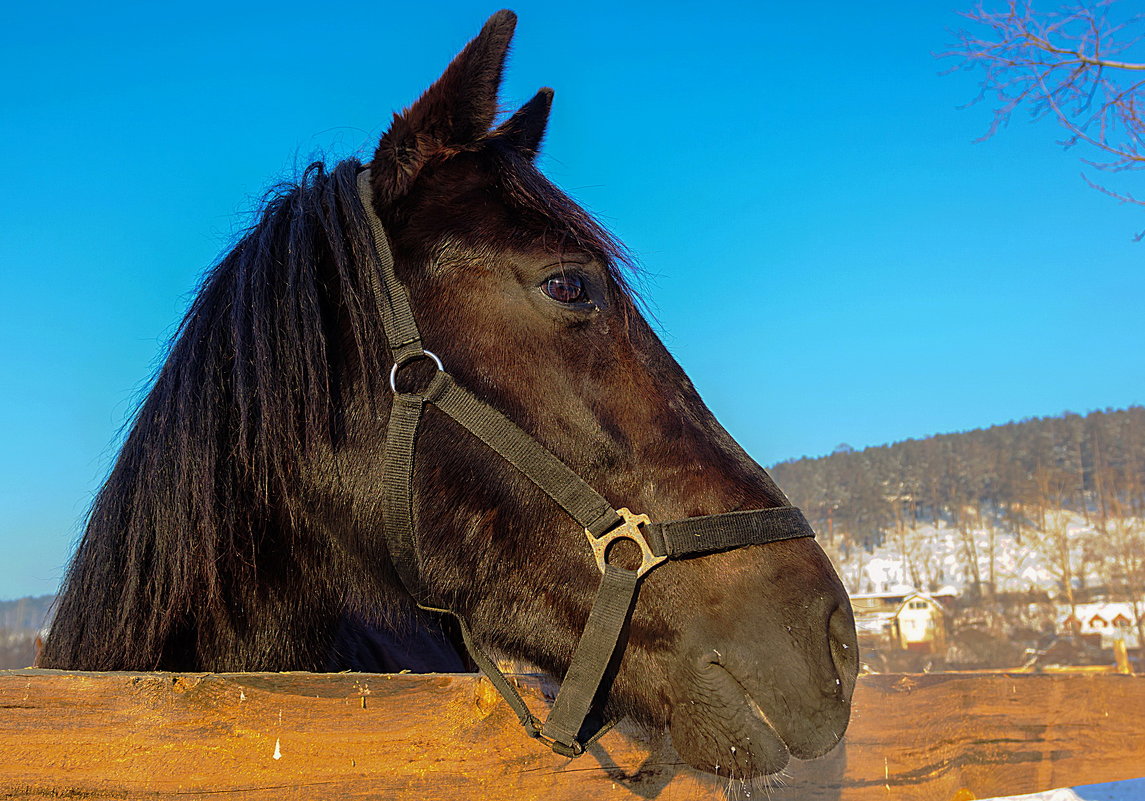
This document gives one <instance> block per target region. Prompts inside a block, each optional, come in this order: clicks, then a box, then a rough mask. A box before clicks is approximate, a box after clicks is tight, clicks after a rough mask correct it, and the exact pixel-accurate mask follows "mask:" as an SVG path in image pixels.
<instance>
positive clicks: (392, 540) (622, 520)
mask: <svg viewBox="0 0 1145 801" xmlns="http://www.w3.org/2000/svg"><path fill="white" fill-rule="evenodd" d="M358 194H359V197H360V199H361V202H362V206H363V208H364V209H365V213H366V219H367V220H368V221H369V224H370V229H371V232H372V234H373V239H374V248H375V255H376V256H377V261H378V263H377V265H375V267H376V270H375V269H371V270H368V272H369V274H370V276H371V281H373V282H374V289H375V292H376V293H377V295H378V301H379V307H380V309H381V314H382V326H383V328H384V330H385V334H386V339H387V341H388V342H389V347H390V352H391V355H392V356H393V360H394V365H393V368H392V369H391V371H390V387H391V389H393V391H394V398H393V406H392V408H391V410H390V419H389V425H388V427H387V430H386V443H385V454H384V457H383V465H382V481H383V485H384V496H383V504H382V520H383V528H384V534H385V539H386V546H387V548H388V549H389V552H390V557H391V559H392V561H393V565H394V569H395V571H396V572H397V574H398V577H399V578H400V580H401V582H402V584H403V585H404V587H405V589H406V590H407V591H408V592H409V594H410V595H411V596H412V597H413V599H414V601H415V602H416V603H417V605H418V606H419V607H421V608H422V609H426V610H429V611H435V612H445V613H448V614H451V615H453V616H454V617H456V618H457V620H458V623H459V624H460V628H461V633H462V637H463V638H464V640H465V647H466V648H467V649H468V650H469V655H470V656H471V657H472V658H473V661H474V662H476V663H477V665H478V667H480V668H481V670H482V672H484V673H485V675H486V676H488V678H489V680H490V681H492V682H493V686H495V687H496V688H497V690H498V691H499V692H500V693H501V695H502V697H504V699H505V700H506V701H507V702H508V703H509V705H510V706H511V707H512V708H513V711H515V712H516V713H517V717H518V718H519V719H520V721H521V724H522V725H523V726H524V727H525V730H526V731H527V733H528V734H529V735H530V736H531V737H536V738H539V739H541V740H543V741H544V742H546V743H548V745H549V746H551V747H552V749H553V750H554V751H556V752H557V753H558V754H562V755H564V756H568V757H574V756H579V755H580V754H582V753H584V750H585V748H586V747H587V746H589V745H591V744H592V743H593V742H595V741H596V739H597V738H599V737H600V736H601V735H602V734H604V732H606V731H607V730H608V729H609V728H611V725H612V724H611V723H610V724H606V725H603V726H598V727H597V729H596V731H595V732H594V733H591V735H590V736H588V737H586V738H584V739H582V738H581V729H582V727H584V724H585V719H586V718H587V717H588V715H589V712H590V711H591V708H592V704H593V699H594V698H595V696H596V694H597V691H598V690H599V688H600V686H601V682H602V681H603V679H604V674H605V671H606V669H607V667H608V664H609V662H610V661H611V660H612V657H613V654H614V652H615V651H616V646H617V643H618V642H619V640H620V636H621V632H622V629H623V628H624V624H625V622H626V621H627V619H628V615H629V614H630V612H631V611H632V604H633V600H634V599H635V597H636V586H637V582H638V581H639V580H640V578H641V577H642V576H644V574H646V573H647V572H648V571H649V570H651V569H652V568H654V567H656V566H657V565H659V564H661V563H662V562H664V561H665V560H666V559H682V558H685V557H688V556H696V555H699V554H706V553H712V552H714V551H725V550H730V549H733V548H742V547H744V546H746V545H760V544H763V543H768V542H776V541H778V540H787V539H795V538H798V537H814V536H815V532H814V531H813V530H812V529H811V526H810V525H809V524H808V523H807V520H806V519H805V518H804V517H803V513H802V512H800V511H799V509H797V508H795V507H794V506H781V507H777V508H773V509H758V510H753V511H747V512H730V513H727V514H718V515H705V516H702V517H689V518H686V519H684V520H672V521H667V522H653V521H651V520H649V519H648V517H647V516H646V515H640V514H633V513H632V512H629V511H628V510H627V509H613V508H612V506H611V505H610V504H609V503H608V501H606V500H605V499H604V498H603V497H602V496H601V495H600V494H599V493H598V492H596V490H594V489H592V487H590V486H588V484H586V483H585V481H584V479H582V478H581V477H580V476H579V475H577V474H576V473H574V472H573V471H572V469H570V468H569V467H568V466H567V465H565V463H564V462H562V461H560V460H559V459H558V458H557V457H555V456H554V455H553V454H552V453H550V452H549V451H548V450H547V449H546V448H545V447H544V446H543V445H541V444H540V443H539V442H537V441H536V440H535V439H533V438H532V437H531V436H529V435H528V434H527V433H525V432H524V431H523V430H522V429H521V428H519V427H518V426H517V425H516V424H514V423H513V422H512V421H510V420H509V419H508V418H506V417H505V416H504V415H503V414H501V413H500V412H498V411H497V410H496V409H494V408H493V407H492V406H490V405H489V404H487V403H485V402H484V401H482V400H480V399H478V398H477V397H476V396H474V395H473V394H472V393H470V392H469V391H468V390H466V389H465V388H464V387H461V386H459V385H458V384H457V383H456V382H455V381H454V380H453V378H452V377H451V376H450V375H449V373H447V372H446V371H445V369H444V367H443V366H442V362H441V360H440V359H439V358H438V357H437V356H436V355H435V354H433V353H431V352H430V351H428V350H425V349H424V348H423V347H422V342H421V334H420V333H419V332H418V328H417V323H416V321H415V320H414V316H413V310H412V309H411V307H410V302H409V296H408V294H407V293H406V290H405V287H404V286H402V284H401V282H400V281H399V280H398V278H397V275H396V274H395V272H394V262H393V256H392V254H391V253H390V248H389V242H388V240H387V238H386V232H385V229H384V228H383V227H382V223H381V220H379V219H378V216H377V214H376V213H375V212H374V204H373V190H372V189H371V187H370V171H369V170H363V171H362V172H360V173H359V174H358ZM379 276H380V278H381V281H380V283H379V282H378V281H377V278H378V277H379ZM418 359H431V360H433V362H434V364H435V365H436V366H437V373H436V374H435V376H434V377H433V379H432V380H431V381H430V382H429V384H428V385H427V386H426V388H425V389H424V390H422V391H421V392H420V393H409V392H399V391H398V389H397V385H396V377H397V373H398V371H399V370H400V369H401V368H402V367H404V366H405V365H407V364H409V363H411V362H413V361H416V360H418ZM426 404H433V405H434V406H436V407H437V408H438V409H440V410H441V411H443V412H445V414H447V415H449V417H451V418H452V419H453V420H455V421H456V422H457V423H458V424H460V425H461V426H462V427H463V428H465V429H466V430H467V431H469V432H470V433H471V434H473V435H474V436H475V437H477V438H478V439H480V440H481V441H482V442H484V443H485V444H486V445H488V446H489V447H490V448H492V449H493V450H494V451H496V452H497V453H498V454H500V455H501V456H502V457H503V458H504V459H505V460H506V461H508V462H509V463H510V464H511V465H513V467H515V468H517V469H518V470H519V471H521V473H523V474H524V475H525V477H526V478H528V479H529V480H530V481H532V482H533V483H534V484H536V485H537V486H538V487H539V488H540V489H541V490H543V491H544V492H545V493H546V494H547V495H548V496H549V497H550V498H552V499H553V500H554V501H556V503H557V504H558V505H559V506H560V507H561V508H562V509H564V510H565V512H567V513H568V514H569V516H570V517H572V518H573V519H574V520H576V521H577V523H579V524H580V525H581V526H583V527H584V530H585V535H586V537H587V538H588V544H589V545H590V546H591V548H592V551H593V554H594V556H595V557H596V564H597V567H599V568H600V571H601V574H602V578H601V581H600V587H599V589H598V590H597V593H596V600H595V601H594V602H593V605H592V610H591V611H590V612H589V616H588V623H587V624H586V625H585V628H584V631H583V632H582V633H581V637H580V641H579V642H578V643H577V647H576V652H575V653H574V654H573V659H572V662H571V663H570V665H569V669H568V672H567V673H566V674H565V677H564V680H563V681H562V682H561V688H560V691H559V692H558V693H557V697H556V700H555V701H554V702H553V708H552V711H551V712H550V713H549V716H548V719H547V720H545V721H544V722H543V723H542V722H541V721H540V719H538V718H537V717H535V716H534V715H533V714H532V713H531V712H530V711H529V709H528V707H527V706H526V705H525V702H524V701H523V700H522V699H521V696H520V694H519V693H518V692H517V691H516V689H514V687H513V685H512V684H510V683H509V681H508V679H506V678H505V675H504V674H503V673H501V671H500V670H498V669H497V666H496V665H495V664H494V663H493V661H492V660H491V659H490V658H489V657H488V656H487V655H486V654H485V653H484V652H483V651H482V650H481V649H480V648H478V647H477V646H476V644H475V643H474V642H473V638H472V637H471V635H470V633H469V627H468V626H467V625H466V624H465V621H464V620H462V619H461V618H460V617H459V616H457V615H456V614H455V613H453V612H452V611H451V610H448V609H442V608H440V607H439V606H437V605H435V604H434V603H433V601H432V599H431V598H430V596H429V593H428V592H427V590H426V588H425V587H424V585H423V584H422V581H421V567H420V566H421V554H420V553H419V551H418V540H417V527H416V523H415V521H414V508H413V467H414V451H415V447H416V443H417V431H418V425H419V423H420V422H421V416H422V412H423V411H424V409H425V405H426ZM618 539H628V540H631V541H632V542H634V543H635V544H636V545H637V546H639V548H640V551H641V554H642V557H643V558H642V561H641V564H640V567H638V568H637V569H636V570H627V569H625V568H622V567H618V566H616V565H613V564H609V563H608V557H607V552H608V549H609V547H610V546H611V544H612V543H613V542H615V541H616V540H618Z"/></svg>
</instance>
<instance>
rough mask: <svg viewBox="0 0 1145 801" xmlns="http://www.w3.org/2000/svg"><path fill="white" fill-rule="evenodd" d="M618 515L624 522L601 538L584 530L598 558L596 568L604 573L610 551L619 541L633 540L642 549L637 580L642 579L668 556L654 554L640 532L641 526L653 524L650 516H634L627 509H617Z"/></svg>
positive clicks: (637, 569) (593, 553)
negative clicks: (613, 544)
mask: <svg viewBox="0 0 1145 801" xmlns="http://www.w3.org/2000/svg"><path fill="white" fill-rule="evenodd" d="M616 513H617V514H618V515H620V517H621V519H622V520H623V521H624V522H623V523H621V524H620V525H619V526H616V527H615V528H612V529H610V530H608V531H606V532H604V533H603V534H601V535H600V536H599V537H598V536H595V535H594V534H593V533H592V532H591V531H589V530H588V529H587V528H586V529H585V530H584V533H585V536H586V537H588V544H589V545H590V546H592V555H593V556H595V557H596V566H597V567H599V568H600V572H601V573H604V569H605V567H607V566H608V549H609V548H610V547H611V546H612V543H614V542H616V541H617V540H632V541H633V542H634V543H636V545H637V546H638V547H639V548H640V557H641V558H640V567H638V568H636V578H640V577H641V576H643V575H644V574H645V573H647V572H648V571H649V570H651V569H652V568H654V567H656V565H658V564H660V563H661V562H664V561H666V560H667V559H668V556H667V555H664V556H657V555H656V554H654V553H652V547H651V546H650V545H649V544H648V540H646V539H645V538H644V532H643V531H641V530H640V527H641V526H643V525H647V524H649V523H651V522H652V520H651V519H650V518H649V517H648V515H637V514H633V513H632V512H630V511H629V510H628V509H627V508H621V509H617V510H616Z"/></svg>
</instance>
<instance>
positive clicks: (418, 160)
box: [371, 10, 517, 197]
mask: <svg viewBox="0 0 1145 801" xmlns="http://www.w3.org/2000/svg"><path fill="white" fill-rule="evenodd" d="M516 27H517V15H516V14H514V13H513V12H512V11H505V10H503V11H498V12H497V13H496V14H494V15H493V16H491V17H490V18H489V19H488V21H486V23H485V25H484V27H482V28H481V33H479V34H477V37H476V38H475V39H473V41H471V42H470V43H469V44H467V45H466V46H465V49H463V50H462V51H461V52H460V53H458V54H457V56H456V57H455V58H454V59H453V61H452V62H450V64H449V66H448V67H446V69H445V72H444V73H442V75H441V77H440V78H438V79H437V80H436V81H435V82H434V83H433V85H432V86H430V87H429V89H427V90H426V91H425V94H423V95H422V96H421V97H420V98H419V99H418V100H417V102H416V103H414V104H413V105H412V106H410V107H409V108H407V109H406V110H405V111H403V112H402V113H401V114H395V115H394V121H393V124H392V125H391V126H390V130H389V131H387V132H386V133H385V135H383V136H382V139H381V141H380V142H379V143H378V149H377V150H376V151H375V152H374V161H373V164H372V165H371V166H372V168H373V173H374V176H375V181H377V182H378V185H377V188H378V189H381V190H382V191H383V192H385V193H387V194H389V196H390V197H395V196H397V195H400V194H402V193H403V192H405V191H406V190H407V189H409V187H410V185H411V184H412V183H413V180H414V179H415V178H416V177H417V174H418V173H419V172H420V171H421V168H422V167H424V166H425V164H426V162H427V161H428V160H429V159H430V157H432V156H433V155H435V154H438V153H442V152H450V151H454V152H456V151H457V150H460V149H463V148H464V147H465V146H466V145H470V144H472V143H473V142H475V141H477V140H478V139H479V138H481V137H482V136H484V135H486V134H487V133H488V132H489V126H490V125H492V124H493V118H494V117H495V116H496V114H497V90H498V88H500V86H501V75H502V72H503V71H504V68H505V58H506V56H507V55H508V54H509V43H510V42H511V41H512V40H513V30H514V29H515V28H516Z"/></svg>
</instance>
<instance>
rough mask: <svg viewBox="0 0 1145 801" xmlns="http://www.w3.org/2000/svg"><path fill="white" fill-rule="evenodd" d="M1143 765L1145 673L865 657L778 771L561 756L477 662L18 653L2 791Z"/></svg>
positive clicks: (675, 800)
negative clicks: (102, 660)
mask: <svg viewBox="0 0 1145 801" xmlns="http://www.w3.org/2000/svg"><path fill="white" fill-rule="evenodd" d="M518 683H519V684H521V685H522V686H523V689H524V690H525V692H526V695H527V697H528V698H529V700H530V704H535V705H536V706H535V708H537V709H540V708H541V707H543V705H544V704H545V703H546V701H545V698H544V697H543V696H544V694H545V688H544V687H543V686H542V685H541V684H540V682H539V681H538V680H536V679H535V678H532V677H520V678H519V680H518ZM1139 776H1145V676H1124V675H1089V676H1069V675H1038V674H1033V675H1012V674H988V675H965V674H955V673H947V674H929V675H873V676H864V677H861V678H860V680H859V685H858V688H857V689H856V692H855V702H854V714H853V716H852V722H851V726H850V729H849V731H848V733H847V737H846V739H845V745H844V747H841V748H838V749H836V750H835V751H834V752H833V753H832V754H831V755H829V756H828V757H825V758H824V759H821V760H815V761H812V762H803V763H799V762H796V763H793V765H792V766H791V767H790V768H789V769H788V770H787V772H786V774H785V775H784V776H783V777H782V780H781V781H782V783H783V785H784V786H782V787H776V786H774V785H775V782H770V783H769V784H771V785H773V786H771V787H770V788H764V786H763V784H757V785H755V786H742V785H740V784H739V783H738V782H731V783H729V782H727V781H726V780H719V779H717V778H714V777H711V776H707V775H704V774H700V773H697V772H696V771H693V770H691V769H690V768H688V767H686V766H684V765H682V764H680V762H679V759H678V757H676V756H675V754H674V752H673V751H672V750H671V746H670V745H669V744H668V743H666V742H664V741H662V740H657V739H655V738H649V737H647V736H643V735H641V734H640V733H639V732H636V731H634V730H632V729H624V728H623V727H621V730H620V731H614V732H611V733H609V734H608V735H607V736H606V737H604V738H603V739H602V740H601V741H600V742H599V743H598V744H597V745H596V746H594V747H593V748H592V749H591V750H590V752H589V753H588V754H586V755H585V756H583V757H581V758H580V759H577V760H572V761H570V760H566V759H563V758H561V757H558V756H556V755H555V754H552V753H551V752H548V751H546V750H544V749H542V748H541V747H539V746H538V745H537V743H535V742H533V741H531V740H529V739H527V738H526V737H525V736H524V735H523V734H522V733H521V732H520V730H519V728H518V726H517V724H516V719H515V718H514V717H513V715H512V714H511V713H510V712H509V710H508V709H507V708H506V707H505V704H504V703H503V702H502V701H501V699H500V698H499V697H498V696H497V694H496V693H495V692H494V691H493V689H492V687H491V686H490V685H489V683H488V682H487V681H485V680H484V679H481V678H479V677H477V676H471V675H428V676H415V675H376V674H353V673H340V674H307V673H241V674H206V675H203V674H170V673H69V672H62V671H47V670H13V671H0V798H18V799H49V798H50V799H59V798H76V799H108V800H110V799H116V800H117V801H118V800H119V799H174V798H179V799H204V800H205V799H212V800H214V799H244V800H245V799H250V800H251V801H262V800H263V799H266V801H271V799H273V800H274V801H289V800H291V799H323V800H326V799H330V800H337V799H407V798H408V799H418V800H419V801H421V800H423V799H424V800H425V801H433V799H449V801H464V800H465V799H486V798H488V799H553V800H556V801H559V800H560V799H569V800H570V801H572V800H573V799H575V800H576V801H582V800H583V799H605V800H606V801H612V799H664V801H668V799H671V801H691V800H692V799H725V798H727V799H735V798H748V797H756V798H765V797H770V798H771V799H776V800H777V801H788V800H793V799H800V800H801V801H825V800H826V799H842V800H844V801H871V800H873V799H879V800H880V801H886V800H889V799H893V800H894V801H899V800H900V799H901V800H902V801H913V800H914V799H918V800H919V801H923V800H925V801H955V800H956V801H969V799H974V798H985V797H989V796H993V795H1009V794H1018V793H1029V792H1034V791H1037V790H1043V789H1049V788H1052V787H1062V786H1070V785H1076V784H1084V783H1090V782H1101V781H1115V780H1121V779H1127V778H1134V777H1139Z"/></svg>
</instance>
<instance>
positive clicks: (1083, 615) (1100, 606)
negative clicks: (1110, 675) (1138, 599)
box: [1058, 602, 1140, 648]
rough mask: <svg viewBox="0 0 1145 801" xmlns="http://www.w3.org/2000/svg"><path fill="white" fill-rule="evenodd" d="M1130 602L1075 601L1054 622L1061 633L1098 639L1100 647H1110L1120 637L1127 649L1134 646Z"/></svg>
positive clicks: (1134, 630)
mask: <svg viewBox="0 0 1145 801" xmlns="http://www.w3.org/2000/svg"><path fill="white" fill-rule="evenodd" d="M1135 619H1136V618H1135V615H1134V614H1133V604H1131V603H1127V602H1123V603H1090V604H1077V605H1076V606H1075V607H1074V609H1073V611H1072V612H1067V613H1066V614H1065V615H1064V616H1063V617H1061V618H1060V619H1059V621H1058V630H1059V631H1061V632H1062V633H1063V634H1076V635H1080V636H1083V637H1093V638H1095V639H1097V638H1100V640H1101V646H1102V647H1103V648H1110V647H1112V646H1113V641H1114V640H1124V641H1125V645H1126V647H1128V648H1138V647H1140V644H1139V643H1138V636H1137V634H1138V633H1137V624H1136V622H1135Z"/></svg>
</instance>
